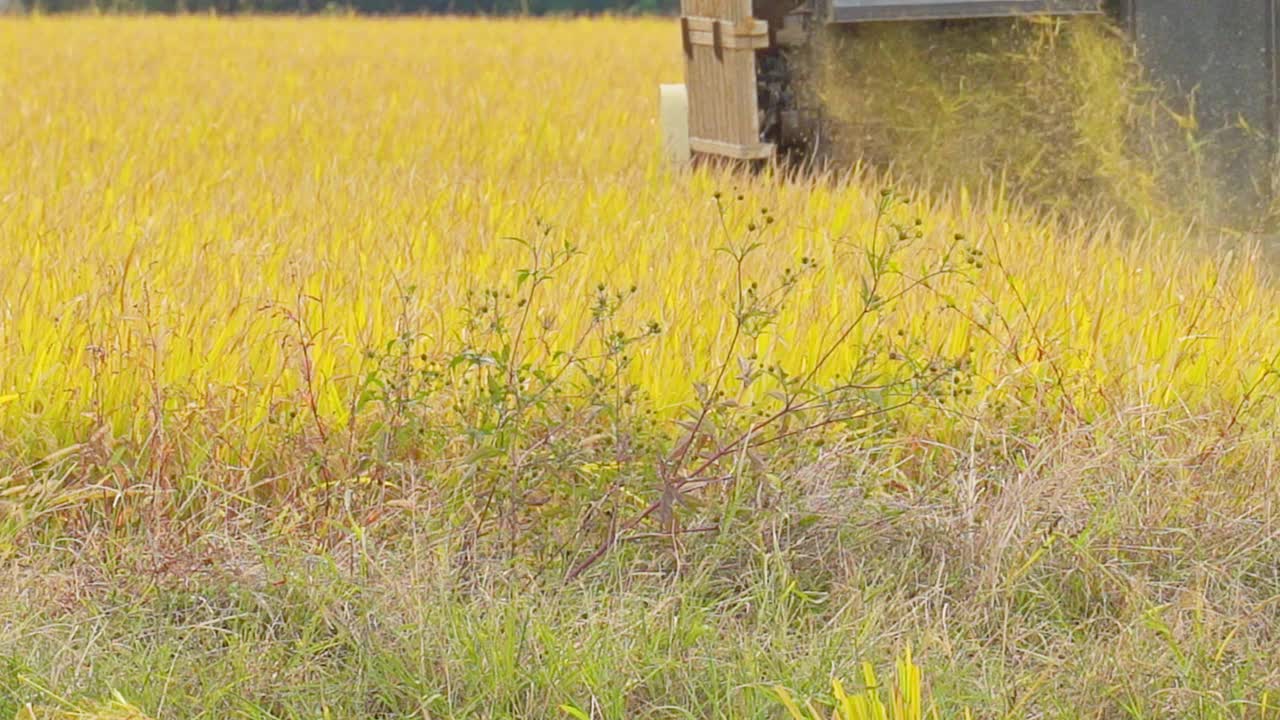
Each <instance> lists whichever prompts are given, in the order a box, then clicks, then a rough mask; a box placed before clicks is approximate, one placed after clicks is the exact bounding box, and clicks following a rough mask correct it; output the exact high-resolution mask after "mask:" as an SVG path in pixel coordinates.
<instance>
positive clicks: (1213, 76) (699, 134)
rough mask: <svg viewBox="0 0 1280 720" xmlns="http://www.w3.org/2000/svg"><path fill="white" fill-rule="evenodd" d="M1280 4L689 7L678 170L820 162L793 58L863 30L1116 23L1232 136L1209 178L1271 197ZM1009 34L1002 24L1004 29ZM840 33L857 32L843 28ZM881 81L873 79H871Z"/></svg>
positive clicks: (1209, 0) (1026, 1)
mask: <svg viewBox="0 0 1280 720" xmlns="http://www.w3.org/2000/svg"><path fill="white" fill-rule="evenodd" d="M1278 6H1280V0H681V17H680V33H681V37H682V39H683V49H684V57H685V84H684V85H683V86H678V85H677V86H664V88H663V126H664V131H665V133H666V137H667V147H668V151H669V152H670V153H672V154H673V155H674V156H677V157H682V158H683V157H689V156H690V155H693V156H711V157H717V156H718V157H723V158H732V159H736V160H745V161H755V160H766V159H770V158H773V157H775V156H777V155H779V154H796V153H800V154H802V155H803V154H810V155H812V154H814V153H815V152H819V151H820V148H817V147H815V146H817V145H820V144H821V143H822V142H823V131H822V127H821V118H820V117H818V116H815V113H813V112H810V110H809V109H807V108H806V107H805V106H804V105H805V103H804V101H803V97H804V95H805V93H803V92H801V90H802V88H798V87H796V85H798V84H799V83H800V82H801V81H800V80H799V79H798V75H799V73H798V72H796V71H795V70H794V68H795V67H796V66H797V65H798V63H797V62H795V58H797V57H798V56H800V54H802V53H803V52H804V51H805V49H806V48H807V47H808V46H810V45H811V44H812V43H813V42H814V39H815V38H816V37H817V36H818V33H819V32H821V31H823V30H844V31H852V32H853V33H854V34H853V38H854V41H855V42H856V37H857V34H856V33H857V28H856V27H855V26H856V25H857V24H860V23H884V22H913V23H934V24H950V25H953V26H954V25H956V24H957V23H966V22H970V21H977V20H980V19H985V20H983V21H984V22H987V23H990V22H992V20H990V19H991V18H1011V17H1014V16H1025V15H1080V14H1109V15H1110V16H1112V17H1113V18H1114V19H1115V21H1116V22H1117V23H1118V25H1119V26H1120V27H1122V28H1124V29H1125V30H1126V31H1127V32H1128V34H1129V36H1130V37H1131V38H1132V39H1133V42H1134V43H1135V44H1136V46H1137V49H1138V53H1139V57H1140V59H1141V60H1142V62H1143V64H1144V66H1145V68H1146V70H1147V72H1148V74H1149V75H1150V77H1151V78H1152V79H1154V80H1155V81H1157V82H1158V83H1159V84H1160V85H1161V86H1164V87H1166V88H1168V89H1169V90H1170V91H1171V92H1170V96H1171V97H1181V98H1184V99H1185V98H1191V97H1194V101H1193V102H1190V103H1188V107H1187V108H1186V111H1187V112H1194V114H1195V116H1196V118H1197V120H1198V122H1199V125H1200V126H1201V127H1205V128H1215V129H1219V128H1220V129H1221V132H1219V133H1217V135H1216V137H1215V146H1214V149H1213V150H1212V152H1211V157H1210V160H1211V161H1212V163H1213V164H1214V165H1215V167H1213V168H1211V171H1212V172H1213V173H1215V174H1216V175H1218V176H1219V177H1221V178H1225V180H1224V182H1225V183H1226V184H1227V185H1228V186H1230V187H1231V188H1235V189H1236V191H1238V192H1240V193H1246V192H1248V193H1252V194H1256V195H1257V196H1258V197H1263V196H1270V195H1272V188H1273V186H1275V185H1276V182H1275V178H1274V177H1273V175H1274V174H1275V168H1276V165H1277V163H1276V162H1275V160H1276V157H1277V145H1278V143H1277V139H1278V138H1280V92H1278V87H1280V83H1278V79H1280V62H1278V60H1277V57H1278V55H1277V44H1278V43H1280V13H1278V10H1280V7H1278ZM996 22H999V21H996ZM832 25H844V26H849V27H847V28H831V27H830V26H832ZM867 71H869V72H874V68H869V69H867Z"/></svg>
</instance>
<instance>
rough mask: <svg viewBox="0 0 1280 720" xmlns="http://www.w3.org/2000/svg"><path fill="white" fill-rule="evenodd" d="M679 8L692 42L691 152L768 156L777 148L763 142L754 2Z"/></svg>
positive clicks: (690, 3)
mask: <svg viewBox="0 0 1280 720" xmlns="http://www.w3.org/2000/svg"><path fill="white" fill-rule="evenodd" d="M680 9H681V14H682V15H683V16H684V17H685V18H686V20H685V21H684V30H683V32H685V33H686V34H687V38H690V39H692V40H693V41H691V42H687V44H686V45H685V84H686V85H687V86H688V89H689V144H690V147H691V148H692V149H693V150H694V151H695V152H702V153H708V154H714V155H724V156H728V157H734V158H739V159H753V158H765V157H769V156H770V155H772V153H773V148H772V146H770V145H767V144H764V143H761V142H760V118H759V112H758V105H757V98H756V50H755V48H756V47H760V46H761V43H760V41H759V38H760V36H761V25H762V23H761V22H760V21H758V20H754V19H753V18H752V16H751V0H681V7H680ZM716 21H726V22H716ZM708 35H710V36H711V38H710V39H711V40H712V42H710V43H708V42H707V40H708V39H709V38H708V37H707V36H708ZM716 35H718V36H719V39H720V42H719V43H716V42H715V41H714V38H715V36H716ZM731 37H732V38H733V39H732V40H730V39H729V38H731ZM765 38H766V42H767V29H766V30H765Z"/></svg>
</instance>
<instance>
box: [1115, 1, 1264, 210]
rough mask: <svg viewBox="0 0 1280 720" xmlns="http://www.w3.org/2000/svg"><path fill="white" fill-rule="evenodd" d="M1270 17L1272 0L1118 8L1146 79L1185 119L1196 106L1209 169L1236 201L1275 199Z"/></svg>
mask: <svg viewBox="0 0 1280 720" xmlns="http://www.w3.org/2000/svg"><path fill="white" fill-rule="evenodd" d="M1276 10H1277V0H1230V1H1227V0H1212V1H1210V0H1182V1H1180V2H1169V1H1168V0H1128V2H1126V3H1124V6H1123V8H1122V12H1124V13H1126V14H1127V15H1128V18H1127V20H1128V24H1129V27H1130V29H1131V30H1132V32H1133V33H1134V36H1135V38H1136V40H1137V43H1138V48H1139V52H1140V53H1141V56H1142V60H1143V63H1144V65H1145V66H1146V67H1147V69H1148V72H1150V73H1151V75H1152V77H1153V78H1155V79H1156V80H1157V81H1159V82H1160V83H1161V84H1162V85H1164V86H1165V88H1166V90H1167V91H1168V93H1169V97H1170V98H1171V100H1172V101H1173V102H1175V103H1177V104H1180V105H1181V106H1182V109H1183V110H1184V111H1185V110H1189V109H1190V108H1191V107H1192V101H1191V100H1190V99H1191V98H1194V108H1195V110H1196V118H1197V120H1198V122H1199V125H1200V129H1201V131H1202V132H1203V133H1207V136H1208V137H1209V138H1210V141H1209V143H1208V147H1207V148H1206V152H1205V157H1206V160H1207V163H1208V165H1209V169H1210V171H1211V172H1212V173H1213V174H1214V175H1216V176H1218V177H1219V178H1221V180H1222V182H1223V183H1224V187H1227V188H1230V189H1231V191H1232V192H1233V193H1235V194H1237V195H1240V196H1242V197H1241V199H1244V198H1243V196H1244V195H1249V194H1253V195H1254V196H1255V197H1254V199H1255V200H1256V199H1262V198H1266V197H1267V196H1269V195H1270V194H1271V193H1272V192H1273V188H1272V185H1273V181H1272V174H1273V172H1274V168H1275V159H1276V138H1277V132H1278V131H1280V124H1278V121H1280V118H1277V80H1276V78H1277V59H1276V40H1277V12H1276ZM1246 204H1247V203H1246Z"/></svg>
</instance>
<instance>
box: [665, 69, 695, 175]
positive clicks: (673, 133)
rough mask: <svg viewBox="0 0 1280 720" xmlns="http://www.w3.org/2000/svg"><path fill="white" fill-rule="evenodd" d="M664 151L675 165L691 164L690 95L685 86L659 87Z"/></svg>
mask: <svg viewBox="0 0 1280 720" xmlns="http://www.w3.org/2000/svg"><path fill="white" fill-rule="evenodd" d="M659 91H660V96H661V102H660V111H659V112H660V115H661V118H662V149H663V152H664V154H665V155H666V157H667V159H668V160H669V161H670V162H671V163H672V164H673V165H684V164H686V163H688V162H689V157H690V151H689V93H688V92H687V91H686V90H685V86H684V85H661V86H659Z"/></svg>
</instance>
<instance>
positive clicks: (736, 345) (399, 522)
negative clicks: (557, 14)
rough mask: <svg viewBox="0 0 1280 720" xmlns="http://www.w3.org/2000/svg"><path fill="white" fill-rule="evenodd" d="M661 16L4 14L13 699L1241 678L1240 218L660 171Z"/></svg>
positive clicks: (6, 611)
mask: <svg viewBox="0 0 1280 720" xmlns="http://www.w3.org/2000/svg"><path fill="white" fill-rule="evenodd" d="M680 57H681V55H680V48H679V39H678V33H676V32H674V31H673V30H672V27H671V26H670V24H669V23H667V22H665V21H658V20H622V19H608V20H592V21H578V20H557V21H533V22H530V21H522V22H506V21H463V20H451V19H450V20H432V21H424V20H355V19H309V20H300V19H292V18H291V19H283V18H281V19H237V20H233V21H228V20H217V19H213V18H178V19H122V18H59V19H47V18H27V19H21V20H6V21H4V22H0V58H3V59H4V60H5V61H4V62H0V558H3V562H0V573H3V575H0V582H2V583H3V584H4V587H5V588H12V589H13V590H12V592H8V593H0V711H2V712H3V713H6V714H11V713H16V712H19V711H20V710H22V709H23V707H24V706H25V705H26V704H27V703H31V704H32V707H33V708H34V707H39V706H49V707H53V708H59V707H60V708H64V709H66V710H67V711H68V712H72V713H75V712H80V713H88V712H94V711H97V710H99V709H113V706H112V704H111V702H110V701H108V702H107V703H106V704H102V703H97V702H95V700H96V699H101V698H110V697H112V695H111V692H112V691H113V690H119V691H120V692H121V693H122V696H123V697H124V698H125V699H126V700H127V701H128V702H124V701H119V702H116V705H115V706H114V709H116V710H120V711H121V712H133V711H134V710H135V706H134V705H130V704H129V703H136V708H137V709H140V711H141V710H145V712H146V714H147V715H149V716H154V717H167V716H169V715H173V714H175V713H179V714H181V715H183V716H186V715H192V716H203V717H228V716H235V715H237V714H238V715H239V716H243V717H262V718H266V717H317V716H319V717H324V716H326V715H325V713H330V715H329V716H333V717H340V716H350V717H357V716H363V715H368V716H386V717H423V716H427V717H433V716H457V717H463V716H476V715H483V716H491V717H497V716H512V717H533V716H541V715H545V714H546V713H548V712H553V711H552V710H550V709H551V708H558V707H560V706H564V707H567V708H573V709H575V710H577V711H579V712H583V713H586V714H587V715H588V716H591V717H606V716H607V717H669V716H671V714H672V713H677V714H679V713H683V714H684V715H691V716H709V717H770V716H772V715H776V714H778V712H780V711H781V708H780V706H779V705H778V699H777V697H775V696H774V695H773V694H772V693H771V692H770V691H769V688H770V687H773V685H774V684H775V683H778V684H781V685H785V686H788V687H791V688H793V691H794V692H795V693H796V694H797V695H801V694H803V695H805V696H812V695H813V693H816V692H824V691H828V690H829V688H830V684H829V679H830V677H831V676H833V675H835V676H843V677H850V676H852V674H853V673H855V672H857V666H856V665H854V662H855V661H856V660H859V659H863V658H866V659H872V660H876V661H878V662H881V663H883V662H884V661H885V660H887V659H888V658H890V657H892V656H893V655H894V654H895V653H896V652H897V651H898V650H900V649H901V648H902V647H904V646H906V645H908V644H910V645H914V646H915V647H917V648H919V649H920V655H919V656H918V657H919V658H920V659H921V662H922V664H923V665H924V666H925V670H927V671H932V672H934V673H935V674H933V675H930V677H936V678H937V679H936V680H935V681H933V682H934V685H933V689H934V690H937V691H938V692H936V693H935V694H936V695H937V696H939V697H940V700H939V701H938V704H939V705H940V707H943V708H945V709H946V710H947V711H949V712H959V710H960V709H961V708H963V707H971V708H973V709H974V710H975V712H978V713H979V714H984V713H985V714H986V715H991V716H1001V717H1021V716H1046V715H1054V714H1055V713H1056V714H1057V716H1062V717H1099V718H1102V717H1118V716H1128V717H1170V716H1179V715H1183V716H1188V717H1210V718H1219V717H1223V718H1225V717H1258V716H1259V712H1261V713H1263V714H1266V713H1270V714H1274V709H1273V708H1271V706H1269V705H1267V704H1266V703H1267V700H1266V698H1267V697H1273V695H1271V696H1269V695H1266V694H1265V690H1266V689H1267V688H1270V687H1272V686H1274V685H1275V681H1276V677H1277V673H1278V672H1280V669H1277V667H1276V665H1275V654H1274V652H1272V651H1271V648H1273V647H1274V628H1275V627H1276V619H1277V618H1276V611H1277V606H1276V604H1275V592H1274V588H1275V582H1276V579H1275V567H1277V565H1276V558H1277V557H1280V543H1278V542H1277V538H1280V534H1277V533H1276V516H1275V512H1274V508H1275V507H1276V504H1275V499H1276V497H1277V485H1276V483H1275V473H1274V472H1272V470H1273V469H1274V468H1275V466H1276V464H1277V462H1276V459H1277V457H1278V454H1277V448H1278V447H1280V446H1278V445H1277V444H1276V443H1275V438H1274V432H1273V431H1272V428H1273V425H1274V422H1275V420H1276V418H1277V411H1276V406H1275V404H1274V402H1273V399H1274V394H1275V388H1276V384H1277V379H1278V378H1277V353H1278V352H1280V302H1278V301H1280V291H1278V290H1277V288H1276V286H1275V284H1274V282H1273V279H1272V272H1271V269H1270V267H1269V266H1268V265H1267V260H1266V259H1265V255H1264V253H1263V251H1262V250H1263V249H1262V248H1261V247H1259V246H1257V245H1251V244H1249V243H1248V242H1246V241H1243V240H1241V239H1239V238H1230V239H1218V238H1213V237H1209V238H1206V237H1204V236H1203V235H1191V234H1183V233H1170V232H1167V231H1165V230H1162V229H1158V228H1157V226H1154V225H1142V224H1138V223H1136V222H1134V221H1132V219H1119V218H1116V217H1091V216H1084V215H1079V216H1077V215H1066V216H1064V215H1056V216H1055V215H1048V214H1044V213H1042V212H1041V210H1040V209H1039V208H1037V207H1033V206H1031V205H1027V204H1024V202H1023V201H1021V200H1019V199H1017V195H1016V193H1015V192H1012V191H1006V190H1005V189H1003V188H1001V187H1000V186H998V185H997V186H995V187H994V188H993V189H992V190H991V192H986V191H985V190H983V189H982V188H978V189H976V190H975V189H973V188H965V187H953V188H951V189H948V190H943V191H937V192H930V191H917V190H915V189H913V188H912V187H910V186H904V187H900V188H885V187H883V186H882V184H881V182H880V181H879V180H876V179H874V178H872V177H870V176H868V175H865V174H860V173H851V174H847V175H845V174H839V173H834V172H833V173H828V174H827V175H823V176H821V177H811V176H796V175H791V174H788V173H786V172H783V171H780V170H769V171H766V172H764V173H762V174H760V175H748V174H738V173H734V172H732V171H728V170H724V169H714V168H701V169H697V170H694V171H691V172H683V171H678V170H676V169H673V168H670V167H668V166H667V165H666V164H665V163H664V161H663V160H662V156H661V152H660V148H659V139H658V132H657V128H656V127H655V125H654V122H655V120H654V119H655V118H656V116H657V112H656V110H657V108H656V105H657V98H656V86H657V85H658V84H659V82H665V81H671V80H675V79H677V78H679V76H680V72H681V70H680V66H679V63H680ZM282 555H283V556H287V557H282ZM160 666H167V667H169V668H170V670H169V671H167V672H157V671H156V668H157V667H160ZM86 668H88V669H86ZM917 685H918V683H917ZM1099 698H1100V699H1099ZM866 699H867V702H870V696H867V698H866ZM1095 700H1096V701H1097V705H1096V707H1093V706H1087V704H1088V703H1089V702H1093V701H1095ZM842 702H843V701H842ZM1086 706H1087V707H1086ZM175 707H181V708H183V709H184V710H182V711H175V710H174V708H175ZM815 707H816V706H815ZM1079 707H1086V710H1085V711H1081V712H1074V711H1073V710H1072V709H1073V708H1079ZM186 708H198V710H193V711H191V712H186V711H185V709H186ZM1250 713H1252V714H1250Z"/></svg>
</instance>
